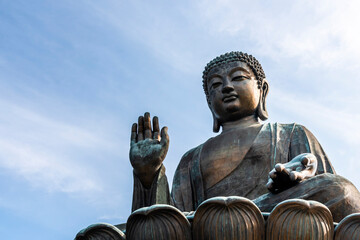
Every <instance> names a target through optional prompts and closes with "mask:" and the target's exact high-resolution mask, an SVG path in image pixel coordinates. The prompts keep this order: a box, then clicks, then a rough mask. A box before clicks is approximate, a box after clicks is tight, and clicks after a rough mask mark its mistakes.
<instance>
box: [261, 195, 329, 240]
mask: <svg viewBox="0 0 360 240" xmlns="http://www.w3.org/2000/svg"><path fill="white" fill-rule="evenodd" d="M333 236H334V225H333V219H332V216H331V213H330V211H329V209H328V208H327V207H326V206H325V205H323V204H321V203H319V202H315V201H305V200H302V199H291V200H286V201H284V202H282V203H280V204H278V205H277V206H276V207H275V208H274V210H273V211H272V212H271V214H270V217H269V218H268V220H267V226H266V239H267V240H277V239H307V240H332V239H333Z"/></svg>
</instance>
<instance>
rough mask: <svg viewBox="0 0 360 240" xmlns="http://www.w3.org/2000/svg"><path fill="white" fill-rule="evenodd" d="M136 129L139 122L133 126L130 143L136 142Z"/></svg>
mask: <svg viewBox="0 0 360 240" xmlns="http://www.w3.org/2000/svg"><path fill="white" fill-rule="evenodd" d="M136 131H137V124H136V123H134V124H133V125H132V127H131V138H130V143H131V144H133V143H135V142H136V135H137V134H136Z"/></svg>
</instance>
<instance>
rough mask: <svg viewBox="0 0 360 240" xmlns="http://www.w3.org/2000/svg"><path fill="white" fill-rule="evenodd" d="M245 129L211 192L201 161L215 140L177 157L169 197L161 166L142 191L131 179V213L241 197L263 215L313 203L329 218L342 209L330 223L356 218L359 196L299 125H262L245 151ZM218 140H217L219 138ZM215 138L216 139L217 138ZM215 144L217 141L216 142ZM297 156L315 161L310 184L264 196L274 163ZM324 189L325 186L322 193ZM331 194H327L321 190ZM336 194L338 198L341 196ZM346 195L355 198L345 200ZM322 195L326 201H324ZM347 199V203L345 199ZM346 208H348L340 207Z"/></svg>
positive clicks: (186, 207) (190, 208) (187, 208)
mask: <svg viewBox="0 0 360 240" xmlns="http://www.w3.org/2000/svg"><path fill="white" fill-rule="evenodd" d="M242 131H245V132H246V129H243V130H240V131H239V132H238V134H239V136H238V138H239V143H240V145H239V147H242V149H241V153H242V154H240V155H241V156H240V155H239V159H238V160H237V163H238V164H237V165H236V166H235V167H234V168H233V169H231V171H229V172H227V173H226V174H224V175H223V176H221V178H219V179H217V181H216V182H213V183H212V184H211V186H208V187H207V188H206V187H204V186H205V184H204V182H205V181H206V179H204V178H203V174H202V169H201V161H203V159H202V157H203V156H204V155H206V153H205V152H204V151H206V149H207V144H208V143H209V142H210V141H212V140H213V139H214V138H210V139H209V140H208V141H206V142H205V143H203V144H201V145H199V146H198V147H196V148H193V149H191V150H190V151H188V152H187V153H185V154H184V156H183V157H182V159H181V161H180V163H179V165H178V167H177V169H176V172H175V176H174V179H173V185H172V192H171V195H170V193H169V188H168V183H167V178H166V175H165V168H164V166H162V168H161V169H160V171H159V173H158V175H157V177H156V179H155V180H154V182H153V184H152V186H151V187H150V188H149V189H145V188H144V187H143V186H142V184H141V183H140V180H139V179H138V178H137V176H136V175H134V195H133V210H135V209H137V208H140V207H143V206H149V205H152V204H156V203H165V204H172V205H174V206H176V207H177V208H178V209H180V210H182V211H187V212H189V211H194V210H196V208H197V207H198V206H199V204H201V202H203V201H204V200H206V199H208V198H211V197H215V196H242V197H246V198H249V199H252V200H253V201H254V202H255V204H257V205H258V207H259V208H260V209H261V210H262V211H271V209H272V208H273V207H274V206H275V205H276V204H277V203H279V202H281V201H283V200H286V199H289V198H303V199H312V200H318V201H320V202H322V203H324V204H325V205H327V206H328V207H329V208H330V210H331V211H332V212H333V215H334V212H335V211H337V210H336V209H337V208H339V209H340V206H342V208H341V209H340V211H338V212H340V213H335V218H334V219H341V218H342V217H343V215H344V216H346V215H345V214H349V213H352V212H360V204H359V200H357V199H360V194H359V192H358V191H357V190H356V188H355V187H354V186H353V185H352V184H351V183H350V182H349V181H348V180H346V179H345V178H342V177H340V176H338V175H335V170H334V168H333V167H332V165H331V163H330V161H329V160H328V157H327V155H326V154H325V152H324V150H323V149H322V147H321V146H320V144H319V142H318V141H317V140H316V138H315V137H314V136H313V134H312V133H311V132H310V131H309V130H307V129H306V128H305V127H303V126H301V125H298V124H295V123H293V124H278V123H274V124H271V123H266V124H264V125H262V127H261V128H260V131H259V132H258V133H257V134H256V135H255V137H254V139H253V140H252V141H251V142H250V143H246V146H242V145H241V141H240V140H241V137H242V134H243V133H245V132H242ZM220 135H221V134H220ZM220 135H219V136H220ZM215 138H216V137H215ZM301 153H312V154H314V155H315V157H316V158H317V161H318V168H317V172H316V175H318V176H315V177H312V178H310V179H309V180H306V181H304V182H302V183H300V184H298V185H296V186H294V187H291V188H290V189H288V190H286V191H284V192H281V193H278V194H271V193H268V190H267V188H266V183H267V181H268V173H269V172H270V171H271V170H272V169H273V168H274V166H275V164H276V163H286V162H289V161H290V160H292V159H293V158H294V157H296V156H297V155H299V154H301ZM325 185H327V186H326V187H325ZM342 186H346V188H343V187H342ZM324 187H325V188H326V189H328V190H329V192H330V191H333V193H332V194H329V193H327V192H324V191H327V190H326V189H325V190H324ZM334 191H336V192H335V193H339V192H340V195H341V192H343V193H344V194H343V195H344V196H343V197H339V196H337V198H338V199H337V200H336V201H334V200H333V198H335V196H333V195H334ZM347 191H350V192H354V194H350V195H349V194H347ZM324 194H325V195H324ZM345 195H347V196H348V195H349V196H348V197H350V198H351V199H346V196H345ZM344 203H346V204H347V205H349V206H347V205H346V206H345V205H344Z"/></svg>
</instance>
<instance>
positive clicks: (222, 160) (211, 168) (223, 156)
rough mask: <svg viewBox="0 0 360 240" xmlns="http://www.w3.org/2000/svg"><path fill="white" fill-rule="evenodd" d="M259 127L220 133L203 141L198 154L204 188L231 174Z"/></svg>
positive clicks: (251, 142)
mask: <svg viewBox="0 0 360 240" xmlns="http://www.w3.org/2000/svg"><path fill="white" fill-rule="evenodd" d="M260 127H261V126H257V127H252V128H247V129H237V130H234V131H229V132H226V133H222V134H220V135H218V136H217V137H215V138H212V139H210V140H209V141H207V142H206V143H205V145H204V146H203V149H202V152H201V156H200V167H201V172H202V177H203V183H204V187H205V190H206V189H209V188H211V187H213V186H214V185H215V184H217V183H218V182H220V181H221V180H222V179H224V178H225V177H226V176H228V175H229V174H231V173H232V172H233V171H234V170H235V169H236V168H237V167H238V166H239V165H240V164H241V163H242V161H243V159H244V157H245V156H246V155H247V153H248V152H249V150H250V148H251V147H252V145H253V143H254V140H255V138H256V136H257V135H258V133H259V131H260ZM244 170H246V169H244Z"/></svg>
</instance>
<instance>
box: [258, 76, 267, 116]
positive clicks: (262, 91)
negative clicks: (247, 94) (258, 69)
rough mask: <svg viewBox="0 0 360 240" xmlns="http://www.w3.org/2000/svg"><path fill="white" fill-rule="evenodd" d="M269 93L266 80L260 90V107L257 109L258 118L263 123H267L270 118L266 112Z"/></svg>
mask: <svg viewBox="0 0 360 240" xmlns="http://www.w3.org/2000/svg"><path fill="white" fill-rule="evenodd" d="M268 92H269V84H268V82H267V80H266V79H265V78H264V79H263V81H262V85H261V89H260V99H259V106H258V109H257V113H258V116H259V118H260V119H261V120H263V121H265V120H266V119H268V117H269V115H268V113H267V111H266V96H267V95H268Z"/></svg>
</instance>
